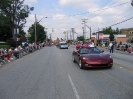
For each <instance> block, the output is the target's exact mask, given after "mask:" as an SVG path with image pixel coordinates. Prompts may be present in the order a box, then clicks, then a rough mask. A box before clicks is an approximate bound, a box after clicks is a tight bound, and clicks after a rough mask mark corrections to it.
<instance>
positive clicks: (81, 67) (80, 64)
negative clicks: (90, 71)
mask: <svg viewBox="0 0 133 99" xmlns="http://www.w3.org/2000/svg"><path fill="white" fill-rule="evenodd" d="M79 68H80V69H83V66H82V62H81V59H80V60H79Z"/></svg>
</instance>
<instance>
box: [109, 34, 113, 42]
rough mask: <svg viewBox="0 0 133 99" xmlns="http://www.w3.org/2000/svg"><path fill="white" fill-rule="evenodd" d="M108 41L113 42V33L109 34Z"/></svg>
mask: <svg viewBox="0 0 133 99" xmlns="http://www.w3.org/2000/svg"><path fill="white" fill-rule="evenodd" d="M109 39H110V41H114V34H113V33H110V35H109Z"/></svg>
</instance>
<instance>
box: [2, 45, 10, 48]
mask: <svg viewBox="0 0 133 99" xmlns="http://www.w3.org/2000/svg"><path fill="white" fill-rule="evenodd" d="M10 47H11V46H10V45H0V48H7V49H9V48H10Z"/></svg>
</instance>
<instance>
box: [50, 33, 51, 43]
mask: <svg viewBox="0 0 133 99" xmlns="http://www.w3.org/2000/svg"><path fill="white" fill-rule="evenodd" d="M50 42H51V34H50Z"/></svg>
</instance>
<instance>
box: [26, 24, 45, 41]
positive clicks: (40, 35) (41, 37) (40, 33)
mask: <svg viewBox="0 0 133 99" xmlns="http://www.w3.org/2000/svg"><path fill="white" fill-rule="evenodd" d="M28 33H29V34H31V37H30V42H35V25H34V24H32V26H31V27H30V28H29V30H28ZM36 39H37V42H43V41H45V40H46V32H45V31H44V27H43V26H42V25H40V24H39V23H37V24H36Z"/></svg>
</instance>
